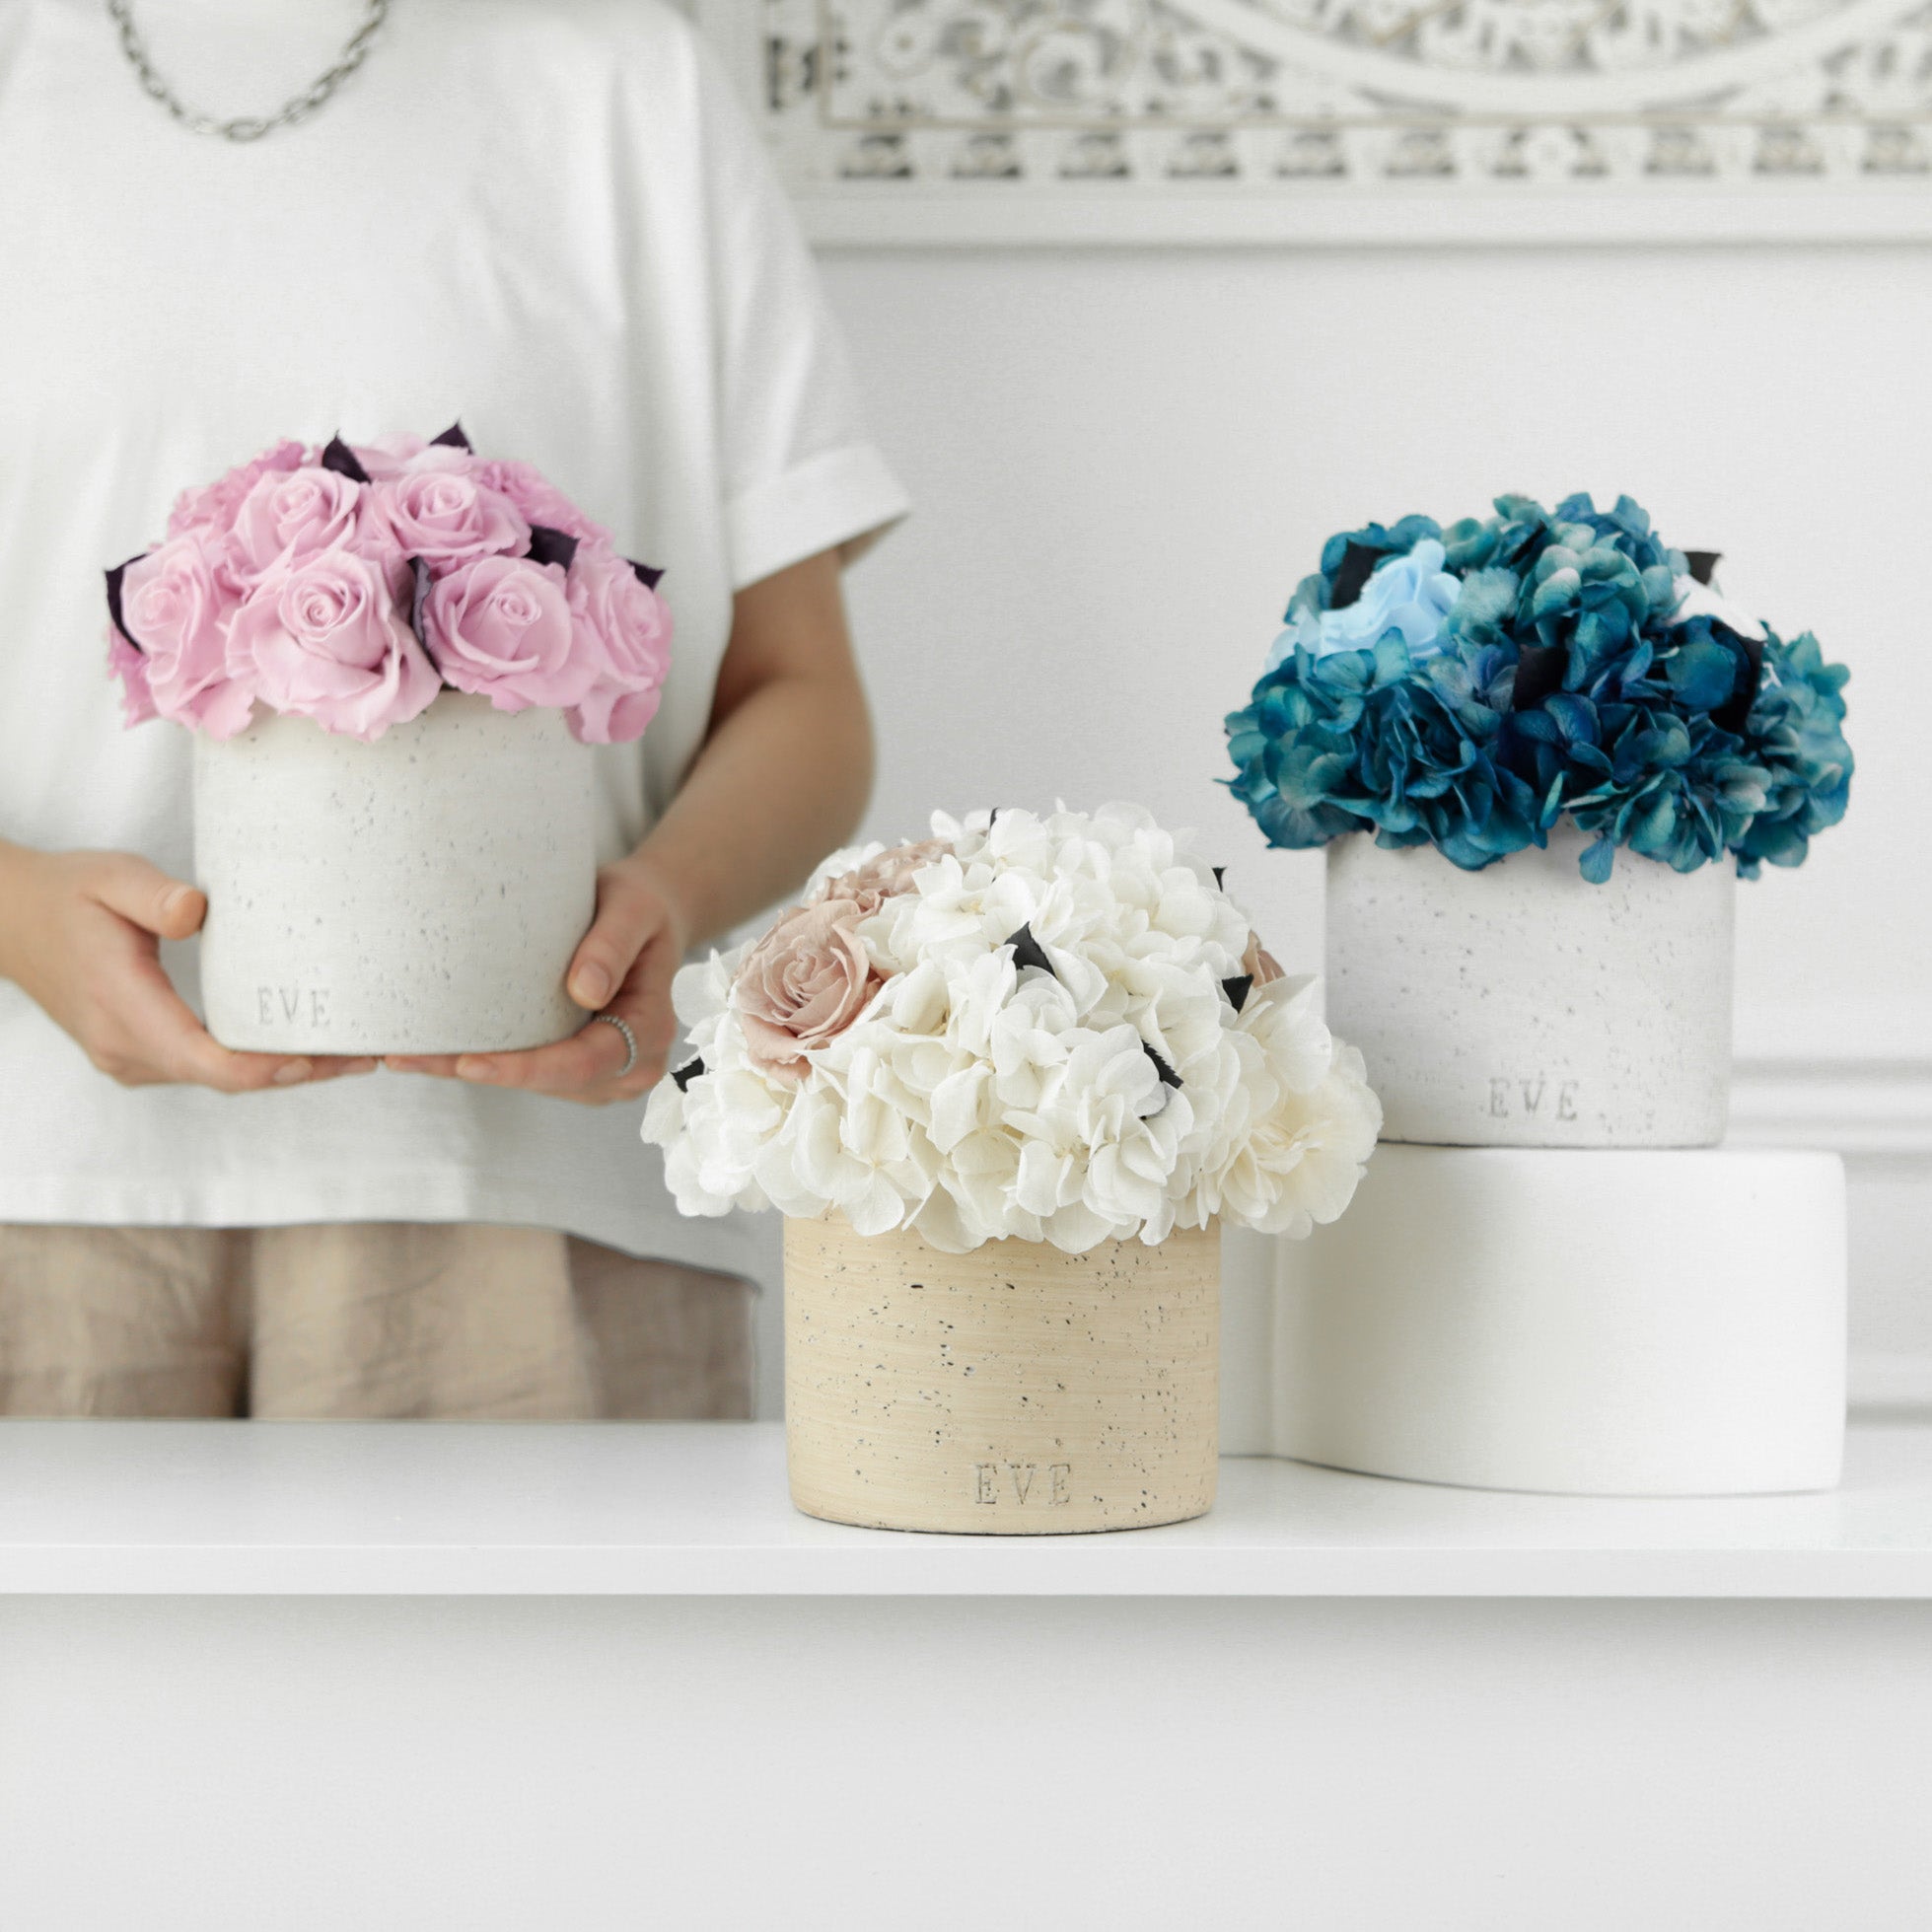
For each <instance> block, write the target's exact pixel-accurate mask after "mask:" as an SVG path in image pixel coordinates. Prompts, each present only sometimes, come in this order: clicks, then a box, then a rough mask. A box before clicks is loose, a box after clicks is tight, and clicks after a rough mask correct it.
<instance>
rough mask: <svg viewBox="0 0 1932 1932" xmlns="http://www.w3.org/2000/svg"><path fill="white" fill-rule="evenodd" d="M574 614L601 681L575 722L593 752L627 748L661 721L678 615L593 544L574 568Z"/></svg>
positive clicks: (581, 640) (572, 721)
mask: <svg viewBox="0 0 1932 1932" xmlns="http://www.w3.org/2000/svg"><path fill="white" fill-rule="evenodd" d="M569 595H570V611H571V615H572V616H573V617H574V618H575V620H576V624H577V636H578V640H579V646H580V648H581V649H583V650H584V651H585V652H586V653H587V654H588V655H589V656H590V658H591V659H592V660H593V662H594V663H595V665H596V669H597V681H596V682H595V683H594V684H592V686H591V688H590V690H589V692H588V693H587V694H586V695H585V697H584V699H583V701H582V702H581V703H580V704H579V705H578V707H577V708H576V710H574V711H573V712H572V713H571V714H570V729H571V732H572V734H573V735H574V736H575V737H576V738H578V739H580V740H581V741H582V742H583V743H584V744H586V745H623V744H628V743H629V742H630V740H632V739H633V738H641V737H642V736H643V735H644V727H645V726H646V725H648V724H649V723H650V722H651V720H652V719H653V718H654V717H656V716H657V711H658V699H659V697H660V696H661V695H662V693H663V690H664V680H665V676H666V674H667V673H668V672H669V671H670V669H671V612H670V610H669V609H667V608H665V604H664V600H663V599H662V598H660V597H659V596H658V594H657V593H656V592H655V591H654V590H652V589H650V588H649V586H647V585H646V584H645V583H644V582H643V580H642V579H641V578H640V577H639V576H638V574H637V572H636V571H634V570H633V569H632V568H631V567H630V565H629V564H628V563H626V562H625V561H624V560H623V558H622V557H620V556H618V555H616V553H615V552H614V551H612V550H610V549H609V548H608V546H606V545H604V544H601V543H586V544H584V545H583V546H582V547H581V548H580V549H579V550H578V552H577V555H576V557H575V559H574V560H573V561H572V563H571V565H570V580H569Z"/></svg>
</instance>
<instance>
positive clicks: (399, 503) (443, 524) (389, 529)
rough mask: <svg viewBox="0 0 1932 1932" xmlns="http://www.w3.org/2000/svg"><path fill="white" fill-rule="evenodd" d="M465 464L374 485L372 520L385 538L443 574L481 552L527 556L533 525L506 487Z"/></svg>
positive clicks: (461, 454) (373, 529)
mask: <svg viewBox="0 0 1932 1932" xmlns="http://www.w3.org/2000/svg"><path fill="white" fill-rule="evenodd" d="M451 454H452V455H453V456H455V457H457V458H460V459H461V460H462V462H463V464H464V465H465V467H463V468H440V467H439V468H414V467H411V468H410V469H409V470H407V471H406V472H405V473H404V474H402V475H400V476H394V477H388V478H385V479H384V480H383V481H381V482H378V483H374V484H372V485H371V487H370V492H369V495H370V501H369V525H370V531H371V534H372V536H373V537H376V539H377V540H378V541H380V542H385V543H393V544H394V547H395V549H396V550H397V551H398V552H399V553H400V554H401V555H403V556H405V557H421V558H422V560H423V561H424V562H425V563H426V564H428V565H429V566H430V568H431V569H432V570H434V571H435V572H436V573H437V574H438V575H439V576H440V575H442V574H443V573H444V572H445V571H448V570H451V569H454V568H455V567H456V566H457V565H458V564H461V563H467V562H470V561H471V560H472V559H474V558H476V557H487V556H522V555H523V553H524V552H525V551H526V550H527V549H529V548H530V525H529V524H527V523H526V522H525V521H524V519H523V518H522V517H521V516H519V515H518V514H517V507H516V505H515V504H513V503H512V502H511V501H510V499H509V498H508V497H507V496H504V495H503V494H501V492H499V491H497V490H493V489H489V488H487V487H485V486H484V485H483V484H481V483H479V482H478V481H477V480H476V478H475V477H474V476H473V475H471V474H469V473H468V469H467V467H466V465H467V464H468V462H469V459H468V458H467V456H465V453H464V452H463V451H461V450H453V451H451Z"/></svg>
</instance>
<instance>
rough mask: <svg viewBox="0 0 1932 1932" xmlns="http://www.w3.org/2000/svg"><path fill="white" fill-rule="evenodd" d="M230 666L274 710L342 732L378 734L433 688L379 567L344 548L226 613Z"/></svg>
mask: <svg viewBox="0 0 1932 1932" xmlns="http://www.w3.org/2000/svg"><path fill="white" fill-rule="evenodd" d="M229 665H230V668H231V670H232V671H233V673H234V675H235V676H236V677H237V678H240V679H246V680H250V682H252V684H253V685H254V687H255V689H256V690H257V691H258V692H259V693H260V695H261V697H262V699H263V701H264V702H266V703H267V704H269V705H271V706H272V707H273V708H274V709H275V710H277V711H287V712H294V713H295V714H296V715H298V716H300V717H305V718H313V719H314V720H315V721H316V723H317V724H319V725H321V726H322V729H323V730H324V731H332V732H340V733H342V734H343V735H344V736H346V737H350V738H361V739H375V738H381V737H382V735H383V734H384V733H385V732H386V731H388V730H389V728H390V727H391V726H392V725H400V724H406V723H407V722H408V721H409V720H410V719H411V718H413V717H416V716H417V715H419V714H420V713H421V712H423V711H425V710H427V709H428V708H429V705H430V704H431V702H432V701H433V700H434V699H435V696H436V693H437V692H438V690H440V689H441V688H442V680H441V679H439V678H438V677H437V675H436V669H435V667H434V666H433V665H432V664H431V663H430V662H429V660H428V658H427V657H425V656H424V655H423V650H422V647H421V645H419V644H418V643H417V642H416V639H415V635H414V633H413V632H412V631H411V630H410V628H409V626H408V625H407V624H406V623H405V622H404V621H403V620H402V617H401V615H400V614H399V613H398V612H397V610H396V608H395V603H394V599H393V598H392V597H391V596H390V589H389V584H388V582H387V581H386V579H385V578H384V575H383V572H382V570H381V568H380V567H379V566H377V565H376V564H374V563H371V562H370V561H369V560H368V559H367V558H364V557H358V556H353V555H351V554H350V553H349V552H347V551H345V550H328V551H324V552H323V553H322V555H321V556H317V557H311V558H309V559H308V560H307V561H306V562H304V563H300V564H297V565H296V566H295V567H294V568H293V569H289V570H284V571H280V572H278V573H276V574H275V575H274V576H272V577H269V578H266V579H265V580H264V581H263V582H262V583H261V584H259V585H258V586H257V587H256V588H255V590H254V592H253V594H252V595H251V596H250V598H249V601H248V602H247V603H246V604H244V605H243V607H242V608H241V609H240V610H238V611H237V612H236V614H235V623H234V627H233V630H232V631H231V633H230V637H229Z"/></svg>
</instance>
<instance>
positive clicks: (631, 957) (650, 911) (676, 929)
mask: <svg viewBox="0 0 1932 1932" xmlns="http://www.w3.org/2000/svg"><path fill="white" fill-rule="evenodd" d="M688 944H689V925H688V921H687V920H686V919H685V918H684V916H683V915H682V914H681V913H680V910H679V908H678V907H677V905H676V904H675V903H674V902H673V899H672V897H671V895H670V894H669V893H668V892H666V891H665V889H664V888H663V886H662V885H661V884H660V883H659V882H658V880H657V879H656V878H655V877H654V875H653V874H652V871H651V869H650V866H649V864H648V863H647V862H646V861H645V859H644V858H643V857H642V856H641V855H639V854H635V853H633V854H632V856H631V857H629V858H627V859H620V860H619V861H618V862H617V863H616V864H615V865H612V866H607V867H606V868H605V869H604V870H603V871H602V872H601V873H599V874H598V880H597V917H596V919H595V920H594V921H593V923H592V925H591V929H590V931H589V932H588V933H586V934H585V935H584V939H583V943H582V944H581V945H580V946H579V947H578V948H577V955H576V958H575V959H573V960H572V961H571V963H570V971H569V974H568V975H567V977H566V980H565V985H566V987H567V989H568V991H569V993H570V997H571V998H572V999H574V1000H575V1001H576V1002H577V1004H578V1005H579V1006H581V1007H583V1008H584V1009H585V1010H586V1011H588V1012H591V1013H608V1014H612V1015H614V1016H615V1017H616V1018H617V1019H619V1020H621V1021H623V1022H624V1024H625V1025H626V1026H627V1027H629V1028H630V1030H631V1032H632V1034H633V1035H635V1036H636V1039H637V1064H636V1065H635V1066H633V1067H632V1068H631V1069H630V1071H629V1072H628V1073H625V1072H622V1071H621V1069H622V1067H623V1064H624V1059H625V1057H626V1055H627V1053H628V1051H629V1048H628V1047H627V1046H626V1045H625V1044H624V1037H623V1035H622V1034H620V1033H619V1032H618V1031H617V1029H616V1028H615V1027H607V1026H604V1025H602V1024H600V1023H599V1022H598V1021H596V1020H590V1021H587V1022H586V1023H585V1024H584V1026H582V1027H581V1028H580V1029H579V1030H578V1031H577V1032H576V1033H574V1034H572V1035H571V1037H570V1038H568V1039H563V1040H559V1041H557V1043H556V1044H555V1045H554V1046H536V1047H532V1048H530V1049H529V1050H528V1051H526V1052H521V1053H463V1054H456V1053H439V1054H429V1055H420V1056H418V1055H409V1056H401V1057H392V1058H390V1059H388V1060H386V1061H385V1062H384V1064H385V1065H386V1066H390V1067H393V1068H394V1069H395V1070H396V1071H397V1072H398V1073H428V1074H434V1075H436V1076H438V1077H439V1078H442V1079H445V1080H467V1081H473V1082H475V1083H476V1084H478V1085H480V1086H486V1087H514V1088H517V1089H519V1090H520V1091H522V1092H525V1093H532V1094H549V1095H552V1096H554V1097H555V1098H556V1099H558V1100H566V1101H576V1102H578V1103H579V1104H580V1105H582V1106H584V1107H608V1106H609V1105H610V1104H611V1103H612V1102H613V1101H634V1100H637V1099H639V1098H641V1097H642V1096H643V1095H645V1094H647V1093H649V1092H650V1090H651V1089H652V1088H653V1087H655V1086H656V1085H657V1084H658V1082H659V1081H660V1080H662V1079H663V1078H664V1068H665V1056H666V1055H667V1054H668V1053H669V1052H670V1051H671V1042H672V1041H673V1039H675V1038H677V1034H678V1021H677V1017H676V1016H675V1015H674V1014H673V1012H672V1010H671V981H672V977H673V975H674V974H675V973H676V972H677V970H678V967H679V966H680V964H681V963H682V960H683V957H684V951H685V948H686V946H687V945H688Z"/></svg>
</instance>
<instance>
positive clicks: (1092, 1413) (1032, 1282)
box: [785, 1220, 1221, 1536]
mask: <svg viewBox="0 0 1932 1932" xmlns="http://www.w3.org/2000/svg"><path fill="white" fill-rule="evenodd" d="M1220 1256H1221V1242H1220V1233H1219V1230H1218V1229H1214V1228H1211V1229H1207V1230H1204V1231H1203V1230H1199V1229H1195V1230H1191V1231H1187V1232H1182V1233H1177V1234H1175V1235H1172V1236H1170V1237H1169V1239H1168V1240H1166V1241H1165V1242H1163V1243H1161V1244H1160V1246H1159V1247H1157V1248H1148V1247H1145V1246H1144V1245H1143V1244H1141V1243H1139V1242H1134V1241H1128V1242H1109V1243H1107V1244H1105V1245H1104V1246H1103V1247H1100V1248H1097V1249H1095V1250H1094V1251H1093V1252H1090V1253H1087V1254H1063V1253H1061V1252H1060V1251H1059V1250H1058V1249H1056V1248H1051V1247H1048V1246H1046V1245H1045V1244H1043V1243H1036V1242H1024V1241H997V1242H988V1243H987V1244H986V1245H985V1246H984V1247H983V1248H980V1249H977V1250H975V1251H974V1252H972V1253H970V1254H942V1253H940V1252H938V1251H937V1250H936V1249H933V1248H930V1247H928V1246H927V1245H926V1243H925V1242H924V1240H922V1239H921V1238H920V1237H919V1236H918V1235H916V1234H906V1233H901V1234H893V1235H883V1236H875V1237H872V1238H870V1239H868V1238H866V1237H863V1236H860V1235H856V1234H854V1233H853V1232H852V1230H851V1229H850V1228H849V1227H848V1226H847V1225H846V1224H845V1222H843V1221H842V1220H825V1221H799V1220H793V1221H788V1222H787V1223H786V1224H785V1429H786V1446H787V1452H788V1457H789V1462H790V1467H791V1486H792V1500H793V1502H794V1503H796V1504H797V1505H798V1507H799V1508H800V1509H802V1510H803V1511H805V1513H806V1514H807V1515H808V1516H821V1517H824V1518H827V1519H828V1520H830V1521H831V1522H834V1523H856V1524H862V1525H865V1526H867V1527H868V1528H873V1529H886V1530H953V1531H966V1532H977V1533H980V1534H992V1535H1000V1536H1051V1535H1055V1534H1065V1533H1069V1532H1073V1531H1086V1530H1131V1529H1140V1528H1145V1527H1146V1526H1148V1525H1151V1524H1156V1523H1179V1522H1181V1521H1182V1520H1183V1519H1184V1518H1187V1517H1190V1516H1199V1515H1202V1514H1203V1513H1204V1512H1205V1511H1206V1510H1207V1509H1209V1508H1210V1507H1211V1506H1212V1504H1213V1502H1214V1480H1215V1467H1216V1456H1217V1453H1218V1450H1219V1447H1220V1444H1219V1416H1218V1407H1219V1393H1218V1386H1217V1385H1218V1371H1219V1340H1220V1273H1221V1260H1220Z"/></svg>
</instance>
